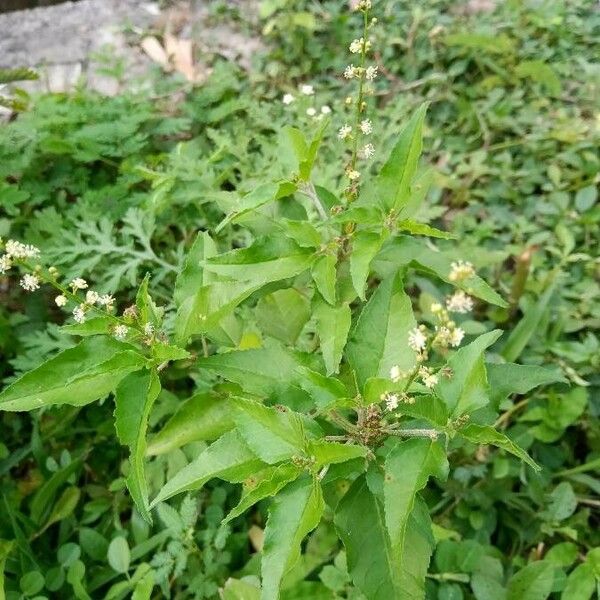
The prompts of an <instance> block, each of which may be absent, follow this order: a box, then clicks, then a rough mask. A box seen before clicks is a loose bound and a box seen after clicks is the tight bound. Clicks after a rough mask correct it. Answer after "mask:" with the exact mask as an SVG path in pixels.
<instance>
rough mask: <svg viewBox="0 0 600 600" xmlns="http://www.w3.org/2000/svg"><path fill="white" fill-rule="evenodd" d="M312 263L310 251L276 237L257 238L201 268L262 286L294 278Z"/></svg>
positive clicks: (219, 256)
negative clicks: (245, 246)
mask: <svg viewBox="0 0 600 600" xmlns="http://www.w3.org/2000/svg"><path fill="white" fill-rule="evenodd" d="M312 262H313V252H312V250H311V249H310V248H302V247H301V246H298V245H297V244H296V243H295V242H293V241H291V240H289V239H287V238H283V237H277V236H271V237H268V238H261V239H258V240H257V241H255V242H254V243H253V244H252V245H251V246H249V247H248V248H242V249H239V250H232V251H230V252H225V253H224V254H220V255H218V256H213V257H211V258H209V259H207V260H206V261H205V263H204V264H205V268H206V269H207V270H208V271H210V272H212V273H216V274H218V275H221V276H223V277H230V278H232V279H235V280H236V281H245V282H253V283H254V284H260V285H264V284H266V283H270V282H272V281H279V280H281V279H287V278H289V277H294V276H295V275H298V274H300V273H302V271H305V270H306V269H308V268H309V267H310V265H311V263H312Z"/></svg>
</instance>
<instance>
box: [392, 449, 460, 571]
mask: <svg viewBox="0 0 600 600" xmlns="http://www.w3.org/2000/svg"><path fill="white" fill-rule="evenodd" d="M448 468H449V467H448V460H447V458H446V452H445V451H444V448H443V447H442V445H441V444H440V443H438V442H435V441H432V440H429V439H424V438H414V439H411V440H407V441H405V442H401V443H399V444H397V445H396V446H395V447H394V448H393V449H392V451H391V452H390V453H389V454H388V456H387V458H386V460H385V467H384V469H385V477H384V483H383V494H384V506H385V523H386V527H387V531H388V535H389V537H390V541H391V547H392V551H393V552H394V553H396V554H397V555H398V556H399V557H400V560H401V561H402V560H404V555H405V553H406V552H410V549H408V548H407V547H406V546H405V542H406V528H407V526H408V520H409V517H410V514H411V513H412V510H413V508H414V504H415V498H416V496H417V492H419V491H420V490H422V489H423V488H424V487H425V485H426V484H427V480H428V479H429V477H430V476H434V477H436V478H437V479H440V480H444V479H445V478H446V477H447V475H448Z"/></svg>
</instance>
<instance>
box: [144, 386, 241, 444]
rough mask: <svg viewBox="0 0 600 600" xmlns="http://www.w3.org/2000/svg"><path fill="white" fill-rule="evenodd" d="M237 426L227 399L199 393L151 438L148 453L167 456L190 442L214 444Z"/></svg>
mask: <svg viewBox="0 0 600 600" xmlns="http://www.w3.org/2000/svg"><path fill="white" fill-rule="evenodd" d="M233 426H234V424H233V419H232V418H231V409H230V406H229V404H228V402H227V400H226V399H225V398H224V397H222V396H218V395H216V394H212V393H205V392H202V393H199V394H195V395H194V396H192V397H191V398H189V399H188V400H186V401H185V402H184V403H183V404H182V405H181V406H180V407H179V409H178V410H177V412H176V413H175V414H174V415H173V416H172V417H171V418H170V419H169V420H168V421H167V422H166V424H165V425H164V426H163V427H162V429H161V430H160V431H159V432H158V433H157V434H156V435H155V436H154V437H153V438H151V440H150V442H149V443H148V448H147V450H146V454H147V455H149V456H154V455H158V454H165V453H166V452H170V451H171V450H174V449H175V448H180V447H181V446H184V445H185V444H189V443H190V442H197V441H205V440H208V441H213V440H216V439H217V438H219V437H221V436H222V435H223V434H224V433H227V432H228V431H230V430H231V429H233Z"/></svg>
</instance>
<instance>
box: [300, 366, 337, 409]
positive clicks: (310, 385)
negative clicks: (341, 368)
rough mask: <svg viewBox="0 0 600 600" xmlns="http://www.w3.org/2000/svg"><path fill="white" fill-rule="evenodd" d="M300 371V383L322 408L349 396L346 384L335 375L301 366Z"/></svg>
mask: <svg viewBox="0 0 600 600" xmlns="http://www.w3.org/2000/svg"><path fill="white" fill-rule="evenodd" d="M298 373H299V375H300V379H299V381H298V385H300V387H301V388H302V389H303V390H305V391H306V392H307V393H308V394H309V395H310V397H311V398H312V399H313V400H314V402H315V404H316V405H317V407H318V408H319V409H321V410H325V409H327V408H328V407H330V406H332V405H334V404H335V403H336V402H337V401H338V400H341V399H343V398H347V397H348V390H346V386H345V385H344V384H343V383H342V382H341V381H340V380H339V379H336V378H335V377H326V376H325V375H321V373H317V372H316V371H311V370H310V369H307V368H306V367H300V368H299V369H298Z"/></svg>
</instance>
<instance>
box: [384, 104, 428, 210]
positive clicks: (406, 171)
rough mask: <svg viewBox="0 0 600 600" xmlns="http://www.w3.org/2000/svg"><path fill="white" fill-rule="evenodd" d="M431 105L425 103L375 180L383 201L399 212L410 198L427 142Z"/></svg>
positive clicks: (387, 206)
mask: <svg viewBox="0 0 600 600" xmlns="http://www.w3.org/2000/svg"><path fill="white" fill-rule="evenodd" d="M426 111H427V104H422V105H421V106H420V107H419V108H418V109H417V110H416V111H415V113H414V114H413V115H412V117H411V118H410V120H409V121H408V123H407V124H406V125H405V126H404V128H403V129H402V131H401V132H400V135H399V137H398V141H397V142H396V145H395V146H394V148H393V150H392V152H391V153H390V156H389V158H388V160H387V162H386V163H385V164H384V165H383V167H382V169H381V171H380V173H379V175H378V176H377V178H376V179H375V182H374V189H375V193H376V195H377V198H378V200H379V202H380V203H381V204H382V205H383V206H384V207H385V208H386V209H387V210H390V209H393V210H396V211H399V210H400V209H402V208H403V207H404V206H405V205H406V204H407V202H408V201H409V199H410V194H411V183H412V181H413V178H414V176H415V174H416V172H417V167H418V164H419V157H420V156H421V149H422V145H423V122H424V120H425V112H426Z"/></svg>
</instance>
